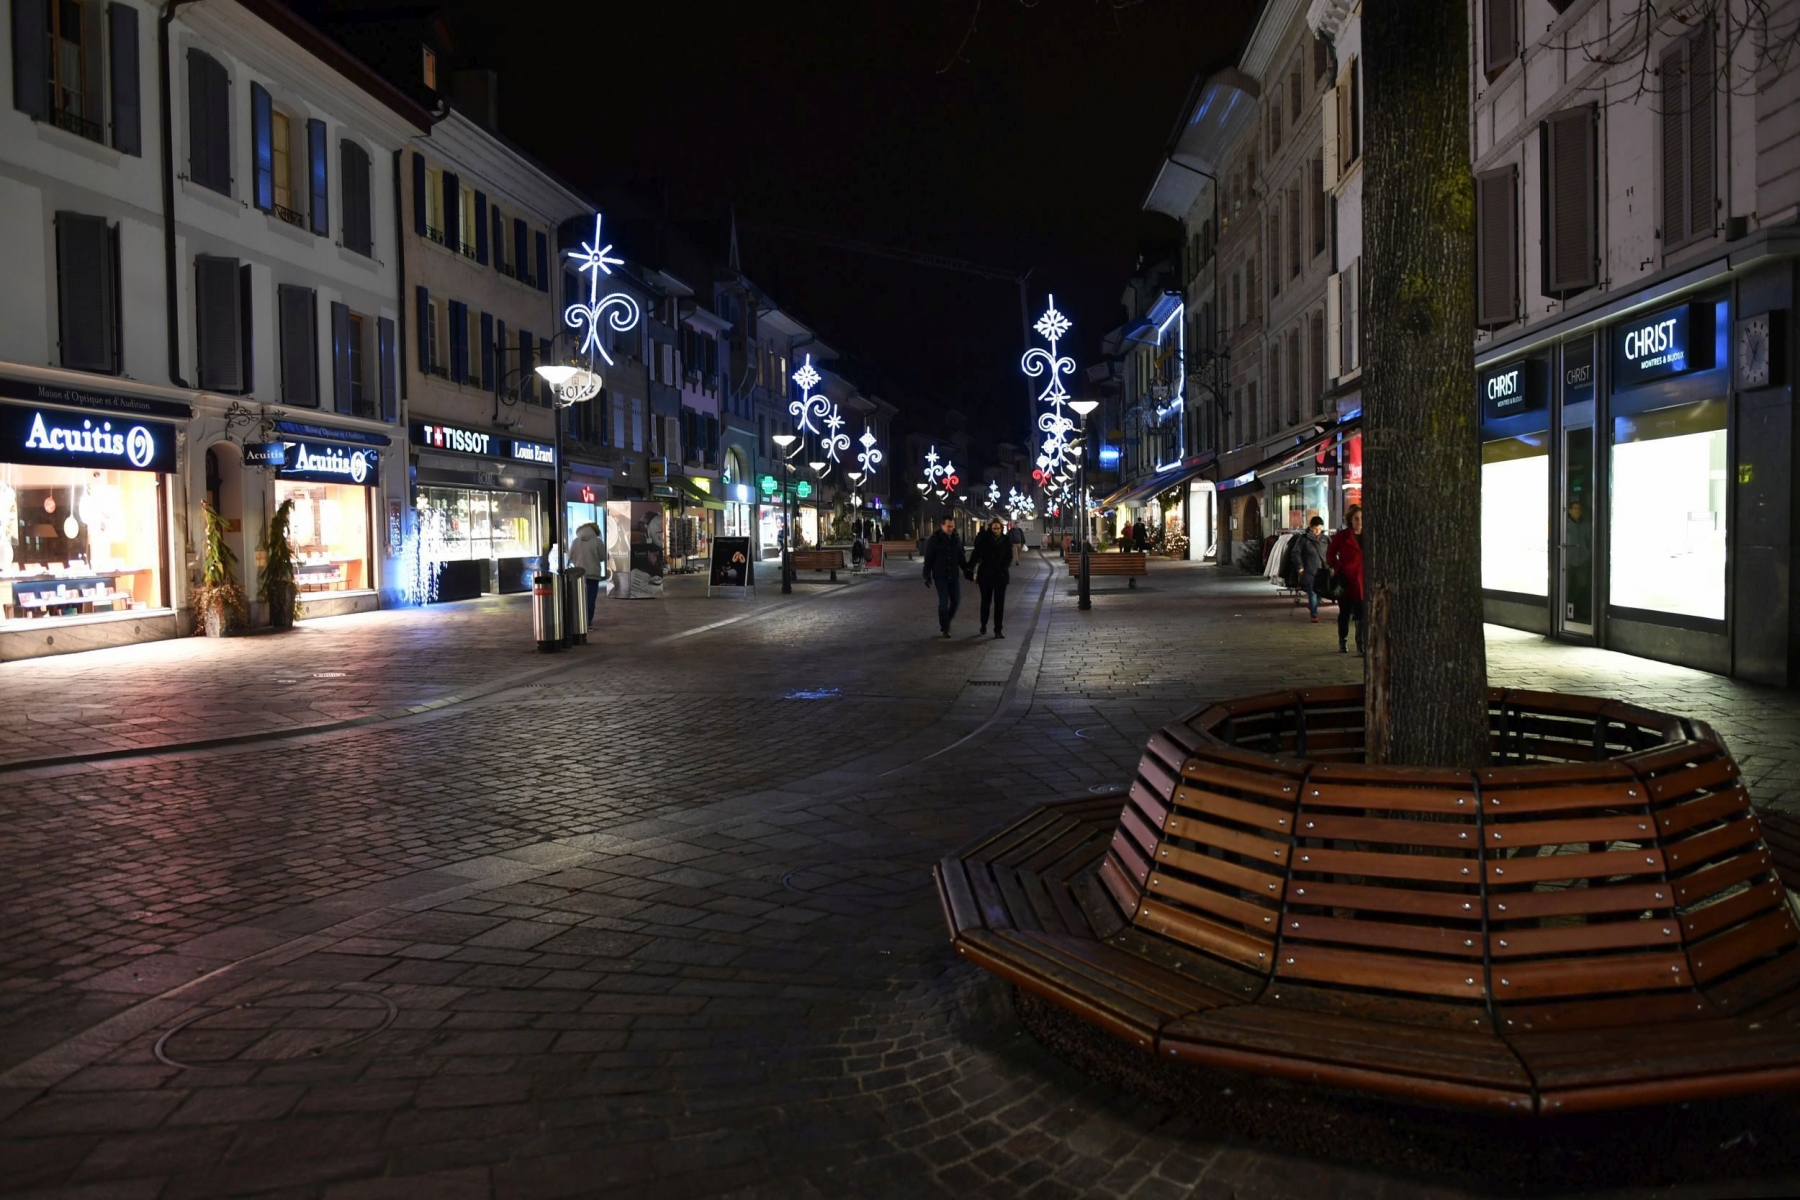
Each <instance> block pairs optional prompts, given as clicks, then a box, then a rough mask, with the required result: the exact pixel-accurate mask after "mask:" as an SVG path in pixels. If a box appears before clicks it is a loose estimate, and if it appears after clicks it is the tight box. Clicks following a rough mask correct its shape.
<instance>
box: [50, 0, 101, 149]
mask: <svg viewBox="0 0 1800 1200" xmlns="http://www.w3.org/2000/svg"><path fill="white" fill-rule="evenodd" d="M82 7H83V0H52V3H51V5H50V44H51V45H52V46H54V47H55V53H54V54H53V55H52V56H51V58H50V75H51V77H50V87H51V92H50V95H51V97H52V99H53V100H54V102H55V103H54V107H55V109H56V111H57V114H58V115H59V116H68V117H73V118H74V119H75V121H77V122H79V121H81V120H82V119H83V118H87V119H90V120H91V119H92V117H91V115H90V114H89V113H88V112H87V111H86V98H87V55H86V54H85V53H84V49H83V45H82V28H81V20H82V17H83V15H84V14H83V12H82ZM76 128H77V129H78V130H79V129H80V126H76Z"/></svg>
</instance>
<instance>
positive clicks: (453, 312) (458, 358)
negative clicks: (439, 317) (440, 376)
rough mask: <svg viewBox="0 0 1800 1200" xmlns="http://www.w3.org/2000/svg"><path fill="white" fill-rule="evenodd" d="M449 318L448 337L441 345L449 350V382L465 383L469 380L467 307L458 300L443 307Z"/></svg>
mask: <svg viewBox="0 0 1800 1200" xmlns="http://www.w3.org/2000/svg"><path fill="white" fill-rule="evenodd" d="M444 314H445V316H446V317H448V318H449V321H450V328H449V330H448V332H449V334H450V336H449V337H447V338H445V339H444V340H443V344H444V345H446V346H448V347H449V348H450V382H451V383H465V382H467V381H468V378H469V306H468V305H466V304H464V303H463V302H462V301H460V300H452V301H450V303H448V304H446V305H444Z"/></svg>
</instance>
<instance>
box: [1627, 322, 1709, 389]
mask: <svg viewBox="0 0 1800 1200" xmlns="http://www.w3.org/2000/svg"><path fill="white" fill-rule="evenodd" d="M1708 311H1709V310H1708V308H1707V306H1706V305H1694V304H1683V305H1680V306H1679V307H1677V308H1666V309H1664V310H1662V311H1661V312H1654V313H1647V314H1645V315H1644V316H1641V317H1634V318H1632V319H1631V320H1630V321H1627V322H1626V323H1625V324H1623V325H1620V326H1617V327H1616V328H1615V329H1614V330H1613V376H1614V382H1615V384H1616V385H1617V386H1618V387H1631V386H1633V385H1634V384H1639V383H1645V382H1648V381H1649V380H1652V379H1663V378H1666V377H1668V376H1670V375H1679V374H1681V373H1682V372H1684V371H1696V370H1700V369H1702V368H1705V367H1710V366H1712V355H1711V354H1710V353H1709V350H1710V342H1711V333H1710V330H1702V329H1698V328H1696V325H1697V324H1698V322H1697V321H1696V320H1695V317H1696V316H1697V315H1701V316H1703V315H1704V314H1706V313H1707V312H1708Z"/></svg>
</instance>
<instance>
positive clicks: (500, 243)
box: [492, 208, 519, 274]
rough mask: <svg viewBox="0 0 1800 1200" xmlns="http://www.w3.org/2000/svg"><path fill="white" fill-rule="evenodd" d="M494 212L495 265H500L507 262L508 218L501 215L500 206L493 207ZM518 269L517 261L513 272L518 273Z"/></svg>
mask: <svg viewBox="0 0 1800 1200" xmlns="http://www.w3.org/2000/svg"><path fill="white" fill-rule="evenodd" d="M492 212H493V222H492V224H493V227H494V235H493V247H494V265H495V266H496V267H499V266H501V265H502V264H504V263H505V262H506V218H505V217H503V216H501V215H500V210H499V209H498V208H495V209H493V210H492ZM518 269H519V268H518V264H516V263H515V264H514V265H513V273H514V274H517V273H518Z"/></svg>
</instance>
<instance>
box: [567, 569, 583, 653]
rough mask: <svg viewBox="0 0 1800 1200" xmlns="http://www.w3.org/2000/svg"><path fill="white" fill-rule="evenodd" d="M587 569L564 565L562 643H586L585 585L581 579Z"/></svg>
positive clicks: (571, 644) (569, 644) (575, 644)
mask: <svg viewBox="0 0 1800 1200" xmlns="http://www.w3.org/2000/svg"><path fill="white" fill-rule="evenodd" d="M586 578H587V571H586V570H585V569H583V568H581V567H564V568H563V573H562V585H563V645H565V646H585V645H587V631H588V610H587V587H586V586H585V585H584V584H583V582H582V581H583V580H585V579H586Z"/></svg>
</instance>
